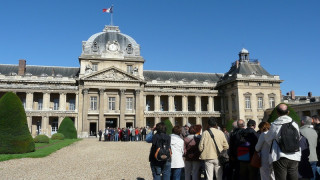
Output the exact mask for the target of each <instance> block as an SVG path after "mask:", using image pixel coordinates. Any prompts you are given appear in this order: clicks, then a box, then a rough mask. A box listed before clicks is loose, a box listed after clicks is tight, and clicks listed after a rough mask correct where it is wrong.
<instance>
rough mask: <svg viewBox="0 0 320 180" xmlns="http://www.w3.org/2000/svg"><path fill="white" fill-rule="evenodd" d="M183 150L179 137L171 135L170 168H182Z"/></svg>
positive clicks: (182, 143)
mask: <svg viewBox="0 0 320 180" xmlns="http://www.w3.org/2000/svg"><path fill="white" fill-rule="evenodd" d="M183 149H184V142H183V140H182V139H181V137H180V136H178V135H176V134H171V151H172V158H171V168H183V167H184V161H183V157H182V156H183V151H184V150H183Z"/></svg>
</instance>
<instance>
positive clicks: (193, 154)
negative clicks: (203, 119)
mask: <svg viewBox="0 0 320 180" xmlns="http://www.w3.org/2000/svg"><path fill="white" fill-rule="evenodd" d="M201 129H202V126H201V125H193V126H191V127H190V128H189V135H188V136H187V137H185V138H184V139H183V140H184V155H183V156H184V160H185V180H190V179H192V180H198V179H200V174H199V170H200V166H201V160H200V159H199V157H200V151H199V148H198V146H199V142H200V139H201V135H200V133H201ZM191 177H192V178H191Z"/></svg>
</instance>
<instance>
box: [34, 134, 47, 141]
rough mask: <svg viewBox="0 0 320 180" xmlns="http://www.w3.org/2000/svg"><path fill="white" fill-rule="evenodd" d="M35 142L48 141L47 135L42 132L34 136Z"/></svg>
mask: <svg viewBox="0 0 320 180" xmlns="http://www.w3.org/2000/svg"><path fill="white" fill-rule="evenodd" d="M34 142H35V143H49V137H48V136H47V135H44V134H40V135H38V136H36V137H35V138H34Z"/></svg>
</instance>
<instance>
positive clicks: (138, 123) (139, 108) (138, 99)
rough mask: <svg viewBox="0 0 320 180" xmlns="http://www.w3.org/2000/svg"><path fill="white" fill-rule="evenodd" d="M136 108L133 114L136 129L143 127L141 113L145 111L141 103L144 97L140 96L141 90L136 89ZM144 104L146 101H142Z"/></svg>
mask: <svg viewBox="0 0 320 180" xmlns="http://www.w3.org/2000/svg"><path fill="white" fill-rule="evenodd" d="M135 100H136V108H135V112H136V126H137V127H142V126H144V124H145V123H144V122H143V120H144V119H143V114H144V113H143V112H144V110H145V105H144V104H145V103H143V100H144V96H142V95H141V90H140V89H137V90H136V97H135ZM144 102H146V101H144Z"/></svg>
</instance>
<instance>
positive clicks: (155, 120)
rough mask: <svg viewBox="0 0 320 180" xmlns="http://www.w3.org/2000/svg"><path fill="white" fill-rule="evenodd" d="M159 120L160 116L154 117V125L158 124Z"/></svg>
mask: <svg viewBox="0 0 320 180" xmlns="http://www.w3.org/2000/svg"><path fill="white" fill-rule="evenodd" d="M159 122H160V117H155V118H154V125H156V124H158V123H159Z"/></svg>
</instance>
